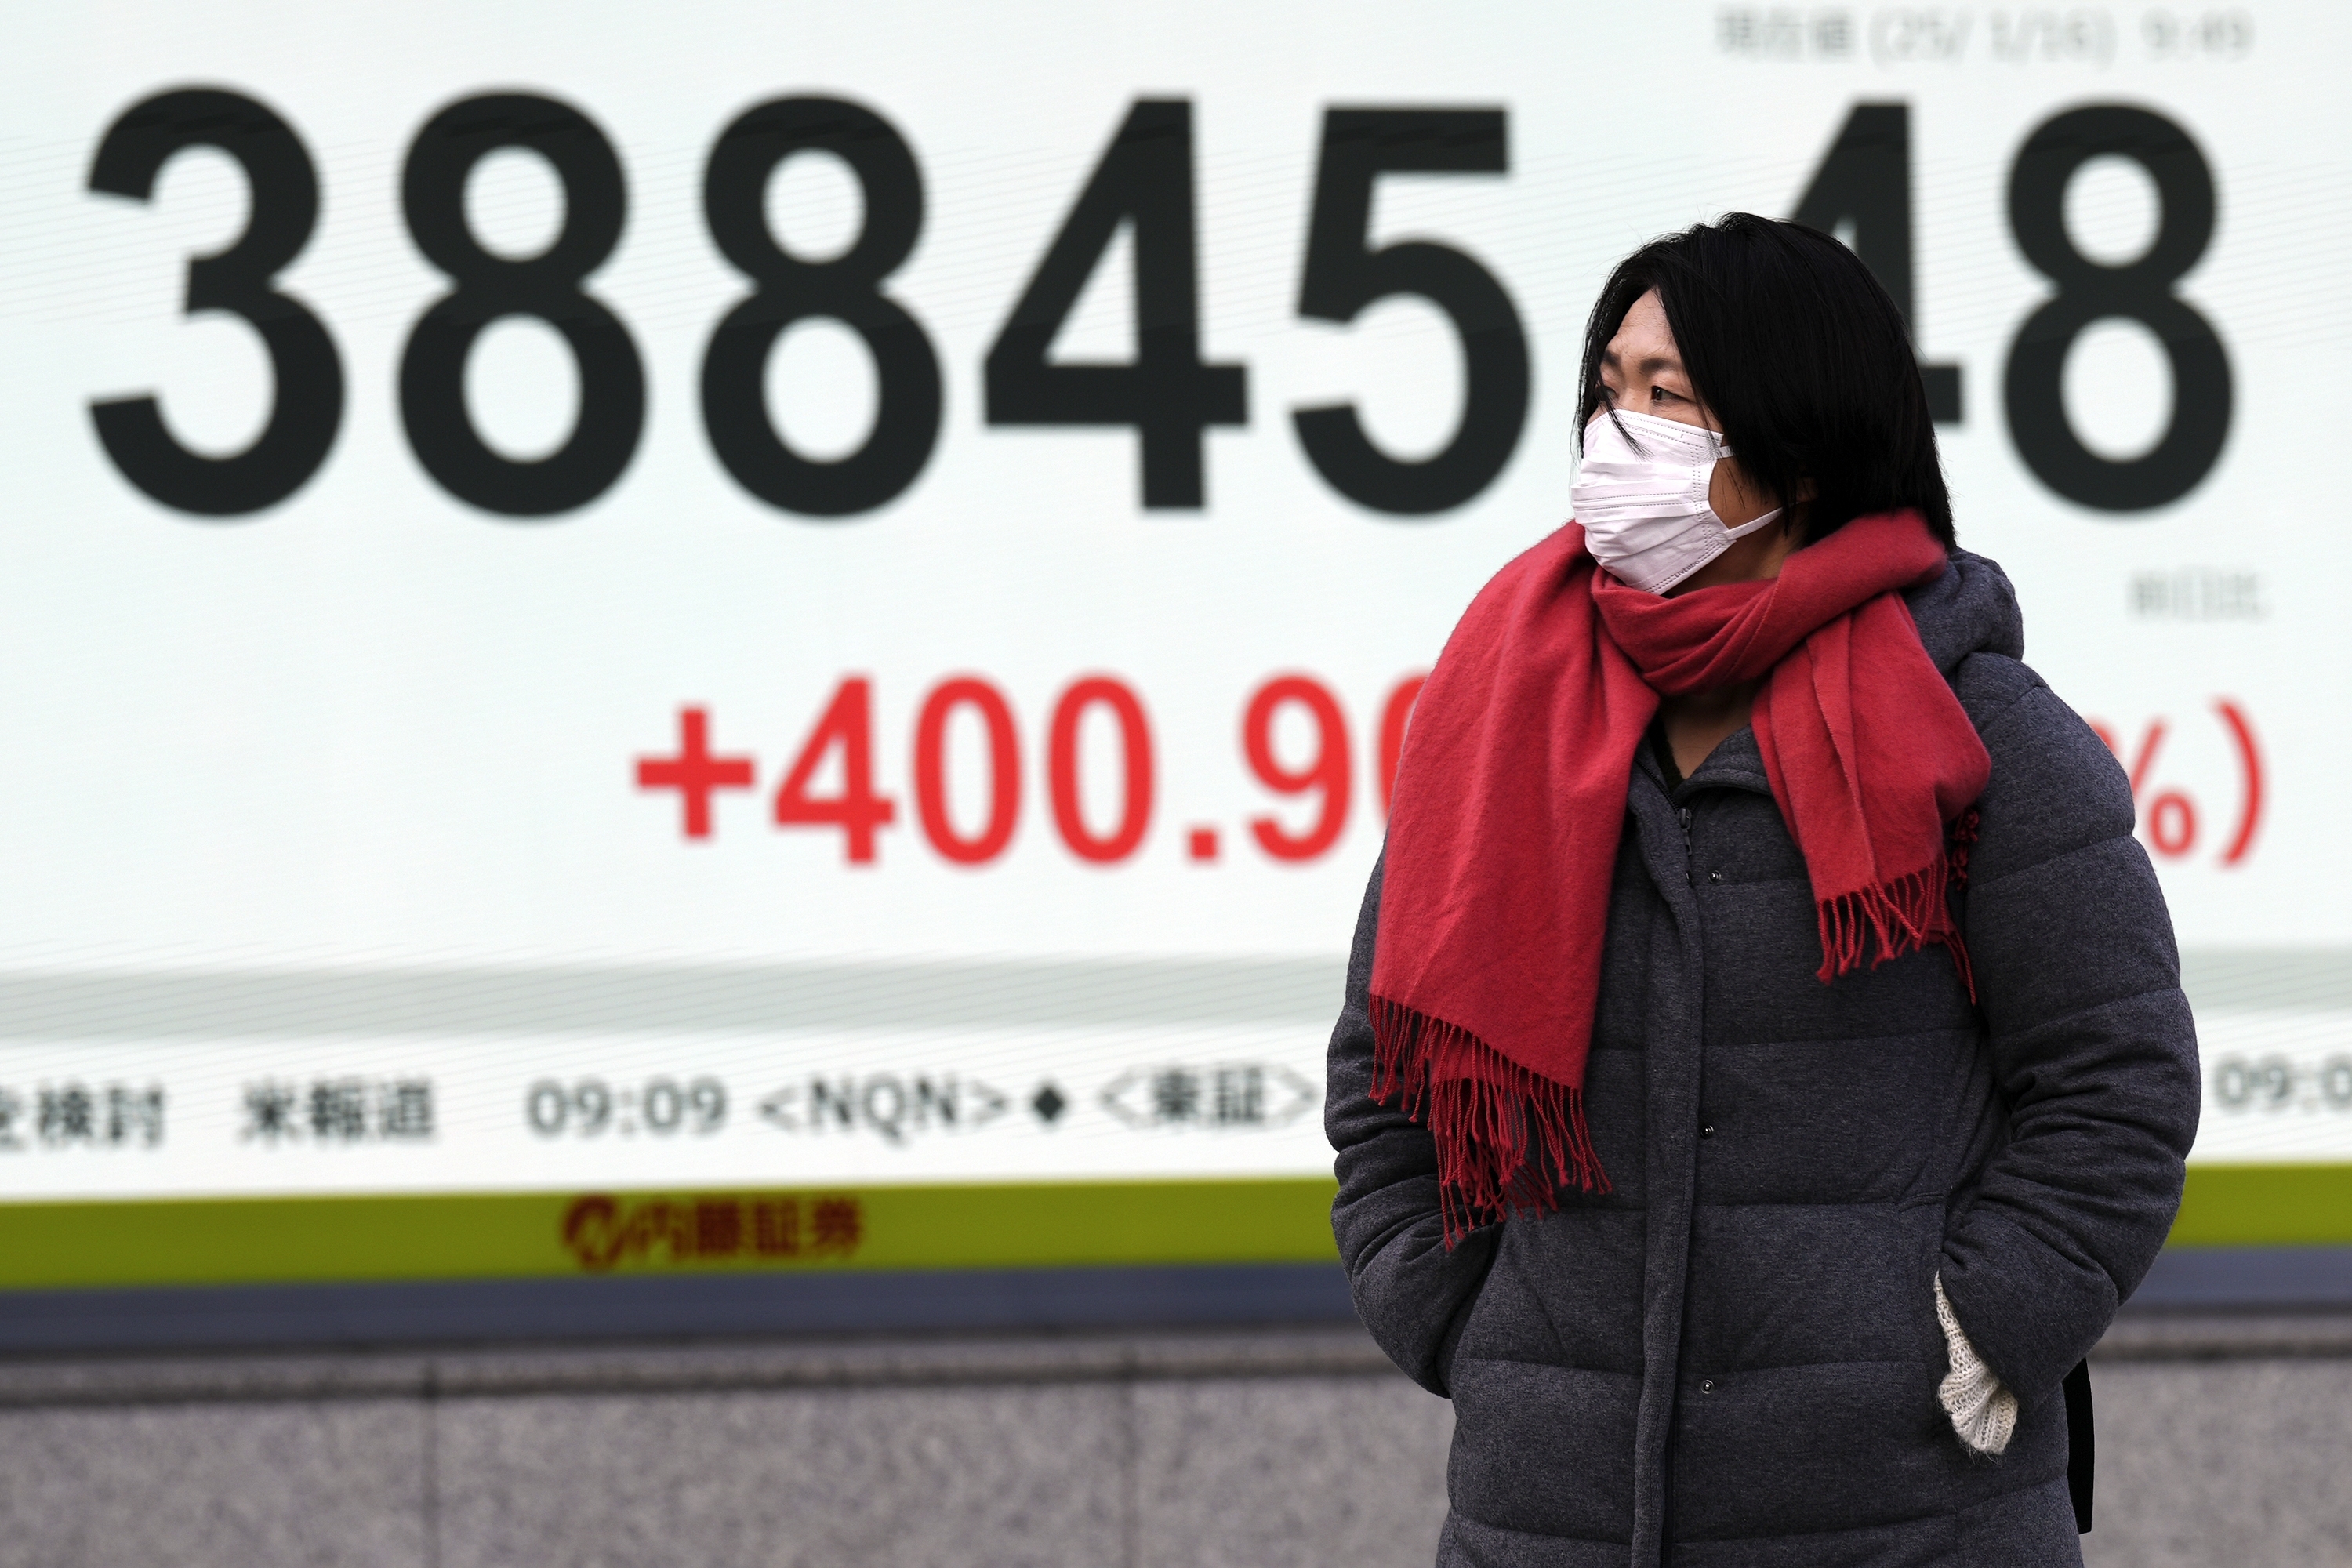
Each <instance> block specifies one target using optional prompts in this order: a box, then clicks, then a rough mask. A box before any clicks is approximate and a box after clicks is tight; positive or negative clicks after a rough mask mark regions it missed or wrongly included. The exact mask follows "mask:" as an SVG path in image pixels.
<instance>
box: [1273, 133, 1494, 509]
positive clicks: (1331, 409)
mask: <svg viewBox="0 0 2352 1568" xmlns="http://www.w3.org/2000/svg"><path fill="white" fill-rule="evenodd" d="M1504 134H1505V120H1504V115H1503V111H1502V110H1475V109H1333V110H1326V111H1325V112H1324V116H1323V152H1322V157H1321V160H1320V162H1319V163H1318V166H1317V169H1316V173H1315V207H1314V215H1313V216H1312V217H1311V218H1310V219H1309V221H1308V224H1307V266H1306V269H1305V272H1304V274H1303V275H1302V276H1301V278H1300V279H1299V284H1298V313H1299V314H1300V315H1302V316H1306V317H1308V318H1310V319H1312V320H1315V321H1337V322H1339V323H1342V324H1345V323H1346V322H1349V321H1354V320H1355V319H1356V318H1357V317H1358V316H1360V315H1361V314H1363V312H1364V310H1365V308H1366V307H1368V306H1370V305H1371V304H1372V303H1374V302H1375V301H1377V300H1385V299H1387V298H1388V297H1389V296H1391V295H1392V294H1418V295H1420V296H1421V297H1422V298H1423V299H1424V300H1428V301H1429V302H1430V303H1431V304H1433V305H1435V306H1436V307H1437V308H1438V309H1439V310H1444V312H1445V313H1446V314H1447V315H1448V316H1450V317H1451V318H1453V321H1454V331H1455V332H1456V333H1458V334H1459V335H1460V337H1461V339H1462V357H1463V368H1464V371H1465V375H1464V377H1463V382H1464V390H1463V399H1462V419H1461V423H1460V424H1458V425H1457V426H1454V439H1453V440H1451V441H1449V442H1448V443H1446V446H1445V449H1444V451H1441V452H1439V453H1438V454H1437V455H1436V456H1435V457H1433V458H1427V459H1425V460H1424V461H1422V462H1417V463H1413V462H1402V461H1400V460H1398V459H1397V458H1391V457H1390V456H1389V455H1388V454H1387V453H1385V452H1382V451H1381V449H1380V448H1379V447H1375V446H1373V445H1372V443H1371V441H1370V439H1369V438H1368V437H1366V436H1365V435H1364V427H1363V424H1362V422H1361V421H1360V419H1359V418H1358V417H1357V416H1356V409H1355V405H1353V404H1347V403H1340V404H1333V405H1328V406H1323V407H1316V408H1300V409H1296V410H1294V411H1293V412H1292V414H1291V421H1292V423H1293V424H1295V425H1296V426H1297V429H1298V441H1299V445H1300V446H1302V447H1306V448H1307V460H1308V461H1309V462H1311V463H1313V464H1314V465H1315V468H1316V471H1317V472H1318V473H1319V474H1321V475H1322V476H1323V480H1324V482H1325V483H1326V484H1328V485H1329V486H1330V487H1331V488H1332V489H1335V490H1338V491H1339V493H1340V494H1341V495H1343V496H1346V497H1347V498H1348V499H1349V500H1352V501H1354V502H1356V503H1357V504H1358V505H1359V506H1365V507H1370V508H1371V509H1372V510H1374V511H1385V512H1392V513H1395V514H1397V515H1399V516H1408V517H1410V516H1425V515H1427V514H1428V513H1431V512H1436V511H1444V510H1446V509H1448V508H1449V507H1457V506H1460V505H1462V504H1463V503H1464V502H1465V501H1467V500H1471V499H1472V498H1473V497H1475V496H1476V495H1477V494H1478V492H1479V491H1481V490H1483V489H1486V487H1487V486H1488V485H1490V484H1492V483H1493V482H1494V479H1495V476H1496V475H1497V474H1499V473H1501V472H1502V471H1503V465H1504V464H1505V463H1507V462H1508V461H1510V458H1511V453H1512V451H1513V450H1514V449H1516V448H1517V446H1518V443H1519V431H1520V428H1521V427H1522V426H1524V425H1525V424H1526V423H1527V416H1528V340H1527V334H1526V332H1525V331H1523V330H1522V329H1521V328H1520V325H1519V313H1518V311H1517V310H1515V309H1513V307H1512V305H1511V297H1510V296H1509V295H1508V294H1507V293H1505V292H1504V291H1503V286H1502V285H1501V284H1500V283H1498V282H1496V280H1495V275H1494V274H1493V273H1491V272H1489V271H1487V270H1486V268H1484V267H1482V266H1480V265H1479V264H1478V263H1477V262H1475V261H1474V260H1472V259H1471V258H1469V257H1467V256H1465V255H1464V254H1463V253H1462V252H1461V251H1458V250H1455V249H1454V248H1452V247H1449V246H1444V245H1433V244H1431V243H1429V242H1428V241H1426V240H1413V241H1408V242H1406V243H1403V244H1399V245H1388V246H1382V247H1381V248H1380V249H1378V250H1374V249H1372V248H1371V247H1370V246H1369V245H1368V244H1367V243H1366V240H1367V237H1368V231H1369V230H1370V226H1371V216H1372V182H1373V181H1374V180H1376V179H1378V178H1379V177H1380V176H1381V174H1502V173H1503V172H1504V171H1505V170H1506V169H1507V168H1508V167H1509V155H1508V152H1507V148H1506V145H1505V142H1504Z"/></svg>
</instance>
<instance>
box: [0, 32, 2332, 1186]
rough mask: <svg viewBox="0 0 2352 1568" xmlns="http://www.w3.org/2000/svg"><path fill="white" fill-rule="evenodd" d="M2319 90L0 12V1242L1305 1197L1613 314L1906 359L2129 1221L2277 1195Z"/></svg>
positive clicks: (1697, 51) (2325, 1116)
mask: <svg viewBox="0 0 2352 1568" xmlns="http://www.w3.org/2000/svg"><path fill="white" fill-rule="evenodd" d="M2347 49H2352V16H2348V15H2347V13H2345V12H2344V11H2343V10H2342V9H2340V8H2338V7H2333V6H2326V5H2256V6H2237V7H2232V6H2221V7H2196V6H2147V5H2084V6H2055V7H2053V6H2011V7H1990V8H1987V7H1974V6H1958V7H1950V6H1875V5H1806V6H1798V7H1787V6H1779V5H1696V4H1653V5H1638V6H1600V5H1487V6H1474V7H1459V6H1456V7H1436V8H1433V7H1429V6H1425V5H1396V4H1386V3H1381V4H1359V5H1347V6H1337V5H1287V6H1285V5H1272V6H1269V5H1238V4H1227V3H1223V0H1206V3H1202V4H1193V5H1184V6H1169V7H1108V8H1107V7H1103V6H1099V5H1073V4H1053V3H1045V0H1028V3H1023V4H1011V5H989V6H955V5H910V4H895V3H879V4H866V5H854V6H853V5H831V4H814V3H807V0H800V3H793V4H763V5H735V4H687V5H674V6H668V7H664V8H662V9H661V10H660V11H659V12H658V13H656V12H652V11H647V10H645V9H643V8H632V7H598V6H589V7H582V6H579V5H551V4H541V3H538V0H511V3H508V4H502V5H498V6H495V7H491V8H488V9H485V8H484V7H481V6H479V5H453V4H445V3H440V0H419V3H417V4H414V5H404V6H396V7H387V6H381V5H373V6H362V5H308V6H301V7H294V8H288V7H282V6H264V5H218V6H207V7H201V8H197V9H194V10H191V9H190V8H188V7H185V6H179V5H160V4H148V3H142V0H93V3H91V4H86V5H75V6H49V7H39V8H32V9H28V10H27V11H26V12H25V13H23V14H21V15H19V16H17V18H16V26H14V28H13V29H12V37H11V45H10V55H11V62H12V63H11V70H10V76H11V91H10V92H9V94H8V95H7V98H6V100H5V105H0V136H5V149H6V153H5V160H0V214H5V222H0V275H5V279H6V283H5V289H0V453H5V479H6V494H7V499H6V503H5V510H6V529H5V537H6V540H7V550H6V554H5V563H4V564H0V669H5V679H0V737H5V744H6V747H7V757H6V762H5V767H0V868H5V883H0V887H5V897H0V1030H5V1040H0V1199H5V1200H9V1201H16V1202H27V1203H29V1202H55V1201H58V1200H66V1199H75V1200H81V1199H116V1200H152V1199H157V1198H163V1197H172V1198H182V1197H189V1196H207V1197H221V1198H236V1197H247V1198H270V1197H281V1196H286V1195H293V1194H491V1193H524V1192H534V1193H535V1192H560V1191H584V1190H602V1189H616V1190H628V1189H656V1188H682V1189H694V1188H706V1187H714V1186H715V1187H730V1188H745V1189H749V1188H753V1187H772V1186H790V1187H803V1186H807V1187H815V1186H826V1185H838V1186H845V1187H872V1186H887V1185H888V1184H955V1183H1007V1182H1065V1181H1093V1182H1099V1181H1139V1180H1146V1179H1169V1178H1209V1177H1225V1178H1241V1177H1249V1178H1300V1179H1304V1178H1311V1177H1318V1176H1328V1171H1329V1163H1330V1161H1329V1152H1328V1149H1327V1148H1326V1147H1325V1145H1324V1143H1323V1142H1322V1137H1321V1132H1320V1129H1319V1116H1318V1111H1319V1099H1320V1094H1321V1054H1322V1048H1323V1045H1324V1041H1325V1037H1326V1036H1327V1034H1328V1020H1329V1017H1330V1016H1331V1015H1332V1014H1334V1013H1335V1012H1336V1010H1337V1007H1338V1005H1339V968H1340V965H1339V958H1340V955H1341V954H1342V953H1343V952H1344V949H1345V944H1346V942H1347V939H1348V937H1349V931H1350V929H1351V925H1352V922H1353V919H1354V914H1355V909H1356V904H1357V900H1358V898H1359V896H1360V890H1361V888H1362V884H1363V881H1364V879H1365V876H1366V874H1367V872H1368V871H1369V869H1370V865H1371V863H1372V860H1373V858H1374V856H1375V854H1376V852H1377V850H1378V847H1379V844H1380V837H1381V820H1382V817H1381V805H1382V800H1381V796H1382V794H1383V790H1384V785H1385V778H1386V769H1387V767H1388V765H1389V762H1390V759H1391V758H1392V756H1393V750H1394V746H1395V744H1396V739H1397V736H1398V734H1399V732H1400V730H1401V726H1402V721H1403V718H1404V715H1405V712H1406V710H1407V709H1408V707H1409V703H1410V700H1411V691H1412V681H1413V680H1414V679H1415V678H1416V677H1417V676H1418V675H1419V674H1420V672H1422V671H1423V670H1425V669H1426V668H1428V665H1429V663H1430V661H1431V660H1432V658H1433V657H1434V655H1435V653H1436V651H1437V649H1438V647H1440V645H1441V644H1442V642H1443V640H1444V637H1445V636H1446V634H1447V632H1448V630H1449V629H1450V628H1451V626H1452V625H1453V623H1454V618H1455V616H1457V615H1458V614H1459V612H1460V611H1461V609H1462V608H1463V606H1464V605H1465V604H1466V602H1467V601H1468V599H1469V597H1470V596H1471V595H1472V594H1473V593H1474V591H1475V589H1476V588H1477V587H1478V585H1479V584H1481V583H1482V582H1483V581H1484V580H1485V579H1486V577H1487V576H1488V575H1489V574H1491V573H1492V572H1493V571H1494V570H1495V569H1496V567H1497V566H1499V565H1500V564H1501V563H1503V562H1504V561H1506V560H1507V559H1508V558H1509V557H1510V556H1511V555H1513V554H1514V553H1516V552H1517V551H1519V550H1520V549H1522V548H1523V547H1525V546H1526V545H1527V544H1528V543H1530V542H1533V541H1534V540H1536V539H1538V537H1540V536H1541V535H1542V534H1544V533H1545V532H1546V531H1549V530H1550V529H1552V528H1553V527H1555V526H1557V525H1558V524H1559V522H1560V521H1562V520H1563V519H1564V517H1565V515H1566V511H1567V498H1568V494H1569V486H1570V478H1571V475H1572V471H1573V462H1574V459H1573V448H1572V442H1571V420H1572V416H1573V411H1574V408H1575V405H1576V385H1575V378H1576V374H1577V364H1578V354H1579V348H1580V331H1581V328H1582V324H1583V321H1584V317H1585V313H1586V312H1587V310H1589V309H1590V307H1591V301H1592V299H1593V296H1594V294H1595V292H1596V290H1597V289H1598V287H1599V285H1600V283H1601V279H1603V278H1604V277H1605V275H1606V274H1607V272H1608V270H1609V268H1610V267H1611V266H1612V263H1613V262H1614V261H1615V260H1616V259H1617V258H1620V257H1621V256H1622V254H1623V253H1624V252H1626V251H1627V250H1628V249H1630V248H1632V247H1633V246H1635V245H1636V244H1638V243H1640V242H1641V241H1643V239H1646V238H1648V237H1653V236H1655V235H1657V234H1660V233H1662V232H1664V231H1667V230H1670V229H1674V228H1677V227H1680V226H1685V225H1687V224H1690V223H1693V222H1696V221H1700V220H1704V219H1707V218H1710V217H1713V216H1716V215H1718V214H1720V213H1722V212H1725V211H1727V210H1733V209H1748V210H1753V211H1758V212H1762V213H1768V214H1773V215H1779V216H1800V215H1801V216H1807V217H1809V218H1811V219H1813V220H1814V221H1818V222H1820V223H1822V225H1823V226H1829V227H1832V228H1834V229H1836V230H1837V231H1838V232H1840V233H1841V235H1842V237H1845V238H1846V239H1847V240H1848V242H1849V243H1850V244H1853V246H1854V247H1856V249H1857V250H1858V251H1860V252H1861V253H1862V254H1863V256H1864V259H1866V260H1868V261H1869V262H1870V263H1871V264H1872V266H1873V267H1874V268H1875V269H1876V270H1877V271H1878V273H1879V275H1880V277H1881V279H1882V280H1884V281H1885V282H1886V283H1887V284H1888V286H1889V288H1890V289H1893V290H1894V291H1895V293H1896V295H1897V297H1898V299H1899V300H1902V302H1904V303H1905V304H1906V306H1907V308H1908V310H1909V311H1910V315H1911V320H1912V322H1913V324H1914V328H1915V335H1916V342H1917V344H1918V348H1919V352H1920V354H1921V359H1922V362H1923V363H1924V364H1925V365H1927V367H1928V381H1929V384H1930V388H1931V392H1932V394H1933V395H1934V397H1935V399H1936V400H1937V404H1938V405H1939V416H1941V417H1942V418H1943V420H1944V422H1943V423H1942V424H1941V425H1940V426H1939V437H1940V440H1941V442H1942V448H1943V452H1944V457H1945V460H1946V464H1947V468H1948V473H1949V476H1950V479H1951V483H1952V489H1953V494H1954V498H1955V502H1956V506H1957V511H1958V529H1959V534H1960V538H1961V541H1962V542H1963V543H1964V544H1966V545H1968V546H1969V547H1970V548H1972V549H1975V550H1977V551H1979V552H1984V553H1987V554H1989V555H1991V556H1993V557H1995V558H1996V559H1998V560H1999V561H2000V563H2002V564H2003V565H2004V566H2005V567H2006V568H2007V570H2008V572H2009V573H2010V574H2011V577H2012V578H2013V579H2014V580H2015V582H2016V584H2017V585H2018V588H2019V591H2020V593H2021V596H2022V598H2023V601H2024V605H2025V611H2026V625H2027V657H2028V659H2029V661H2030V662H2032V664H2033V665H2034V666H2035V668H2038V669H2039V670H2040V671H2041V672H2042V674H2043V675H2044V676H2045V677H2047V679H2049V680H2050V682H2051V683H2052V684H2053V687H2054V688H2055V689H2057V690H2058V692H2059V693H2060V694H2061V695H2062V696H2063V698H2065V699H2066V700H2068V701H2069V702H2071V703H2072V704H2074V706H2075V707H2076V708H2077V709H2078V710H2080V711H2081V712H2083V713H2084V715H2085V717H2086V718H2088V719H2090V720H2092V721H2094V722H2095V723H2096V724H2098V725H2099V726H2100V727H2101V729H2102V731H2103V732H2104V733H2105V734H2106V735H2107V736H2108V737H2109V738H2110V742H2111V744H2112V745H2113V746H2114V747H2115V749H2116V752H2117V754H2118V756H2119V758H2120V759H2121V760H2122V763H2123V765H2124V767H2125V768H2126V771H2127V773H2129V775H2130V777H2131V780H2132V783H2133V787H2134V791H2135V794H2136V796H2137V801H2138V805H2139V812H2140V817H2139V831H2140V834H2141V836H2142V837H2143V839H2144V840H2145V842H2146V843H2147V845H2148V847H2149V849H2150V853H2151V855H2152V857H2153V858H2154V860H2155V863H2156V866H2157V868H2158V873H2159V875H2160V877H2161V879H2162V880H2163V885H2164V889H2165V892H2166V895H2167V897H2168V899H2169V900H2170V902H2171V907H2172V910H2173V915H2174V919H2175V921H2176V922H2177V924H2178V927H2179V933H2180V937H2181V941H2182V943H2183V945H2184V947H2185V948H2187V949H2188V950H2189V953H2190V960H2191V963H2190V976H2191V984H2192V991H2195V992H2197V994H2196V997H2195V999H2196V1000H2197V1001H2198V1002H2199V1005H2200V1034H2201V1037H2202V1042H2203V1047H2204V1051H2205V1056H2206V1062H2207V1068H2208V1079H2209V1088H2208V1103H2207V1110H2206V1116H2205V1123H2204V1130H2203V1132H2202V1133H2201V1135H2200V1144H2199V1152H2198V1158H2199V1160H2200V1161H2201V1162H2218V1163H2233V1164H2244V1163H2264V1162H2272V1163H2277V1162H2303V1163H2313V1162H2317V1163H2327V1162H2342V1161H2352V987H2348V986H2347V984H2346V982H2345V980H2344V978H2343V977H2344V975H2345V973H2346V971H2347V966H2346V965H2345V964H2344V963H2343V962H2342V960H2343V958H2344V955H2346V954H2347V953H2352V905H2347V901H2346V900H2344V899H2343V898H2342V897H2341V896H2340V891H2339V888H2340V882H2341V878H2342V873H2343V870H2344V868H2345V867H2346V866H2347V863H2352V856H2348V855H2347V841H2346V839H2347V828H2346V826H2345V816H2344V814H2343V813H2342V812H2341V810H2340V809H2337V808H2336V807H2335V806H2332V805H2330V804H2329V803H2330V800H2331V798H2332V797H2331V796H2329V795H2327V793H2326V792H2327V790H2328V788H2329V787H2330V781H2331V780H2332V779H2333V778H2334V777H2335V774H2334V772H2333V770H2334V769H2336V767H2337V766H2339V765H2342V764H2343V763H2345V762H2346V760H2347V758H2346V749H2347V742H2346V740H2345V738H2344V733H2343V725H2342V722H2341V721H2342V719H2343V717H2344V693H2345V690H2346V673H2345V672H2346V669H2347V665H2348V664H2352V637H2347V626H2352V616H2347V615H2346V614H2345V613H2344V611H2343V610H2342V608H2341V607H2338V608H2336V609H2330V608H2329V607H2328V606H2327V605H2324V604H2322V603H2321V601H2322V600H2323V599H2326V598H2329V597H2330V596H2332V595H2333V594H2334V592H2335V591H2336V587H2337V586H2339V585H2340V584H2341V583H2342V582H2343V581H2344V580H2345V576H2346V569H2347V564H2352V534H2348V533H2347V528H2346V526H2345V525H2344V523H2343V521H2341V520H2340V519H2339V518H2338V517H2337V516H2336V510H2337V508H2336V505H2335V489H2336V486H2335V484H2334V482H2333V480H2332V479H2331V477H2330V465H2331V461H2332V458H2333V440H2334V437H2333V436H2332V434H2331V433H2332V432H2333V431H2335V430H2336V429H2338V428H2340V427H2342V426H2344V425H2345V424H2346V423H2347V418H2352V325H2348V324H2347V322H2352V318H2347V312H2346V309H2345V306H2344V304H2343V292H2342V289H2341V288H2340V279H2338V277H2337V273H2338V271H2339V270H2340V257H2339V253H2340V250H2341V247H2340V245H2338V244H2337V243H2336V241H2337V240H2338V239H2339V238H2340V237H2342V235H2343V234H2344V233H2345V232H2346V231H2347V220H2352V138H2347V135H2346V134H2345V132H2347V130H2352V124H2348V123H2347V118H2348V117H2352V110H2347V108H2346V100H2345V97H2344V95H2343V93H2342V91H2341V89H2340V85H2339V84H2338V82H2337V80H2336V77H2337V75H2338V63H2339V62H2340V61H2341V60H2342V59H2343V58H2345V55H2346V52H2347Z"/></svg>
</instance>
